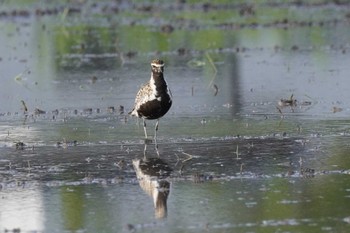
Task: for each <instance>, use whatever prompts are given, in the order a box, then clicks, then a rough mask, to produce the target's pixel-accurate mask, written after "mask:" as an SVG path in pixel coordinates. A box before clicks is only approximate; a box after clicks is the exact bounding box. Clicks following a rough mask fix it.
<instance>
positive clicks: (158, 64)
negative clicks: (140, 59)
mask: <svg viewBox="0 0 350 233" xmlns="http://www.w3.org/2000/svg"><path fill="white" fill-rule="evenodd" d="M151 68H152V72H155V73H163V71H164V62H163V61H162V60H159V59H156V60H153V61H152V62H151Z"/></svg>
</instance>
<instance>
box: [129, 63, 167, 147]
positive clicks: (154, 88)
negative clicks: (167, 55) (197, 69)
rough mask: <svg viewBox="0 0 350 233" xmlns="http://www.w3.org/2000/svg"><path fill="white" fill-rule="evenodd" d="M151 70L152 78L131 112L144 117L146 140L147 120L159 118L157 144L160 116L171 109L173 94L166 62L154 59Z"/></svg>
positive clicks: (141, 90)
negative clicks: (166, 71)
mask: <svg viewBox="0 0 350 233" xmlns="http://www.w3.org/2000/svg"><path fill="white" fill-rule="evenodd" d="M151 70H152V73H151V79H150V80H149V81H148V82H147V83H146V84H144V85H143V86H142V87H141V88H140V90H139V91H138V92H137V94H136V98H135V104H134V108H133V110H132V111H131V112H129V114H130V115H132V116H137V117H139V118H142V119H143V129H144V132H145V139H146V140H147V130H146V120H157V122H156V124H155V133H154V140H155V143H156V144H157V131H158V126H159V118H161V117H162V116H164V115H165V114H166V113H167V112H168V111H169V109H170V107H171V104H172V95H171V92H170V89H169V88H168V85H167V83H166V81H165V79H164V62H163V61H162V60H159V59H156V60H153V61H152V62H151ZM156 147H157V145H156Z"/></svg>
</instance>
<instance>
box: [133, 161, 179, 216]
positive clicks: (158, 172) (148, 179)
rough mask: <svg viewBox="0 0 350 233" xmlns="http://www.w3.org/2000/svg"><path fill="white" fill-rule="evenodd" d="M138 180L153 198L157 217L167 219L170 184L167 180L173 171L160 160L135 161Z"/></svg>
mask: <svg viewBox="0 0 350 233" xmlns="http://www.w3.org/2000/svg"><path fill="white" fill-rule="evenodd" d="M132 163H133V166H134V169H135V172H136V176H137V179H138V181H139V184H140V186H141V188H142V189H143V191H145V192H146V193H147V194H148V195H149V196H151V197H152V198H153V204H154V208H155V217H156V218H158V219H161V218H166V217H167V200H168V196H169V192H170V183H169V182H168V181H167V180H166V179H167V177H169V176H170V173H171V172H172V169H171V168H170V167H169V165H168V164H167V163H165V162H164V161H163V160H162V159H160V158H146V157H144V158H143V159H134V160H133V161H132Z"/></svg>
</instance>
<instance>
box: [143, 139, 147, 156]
mask: <svg viewBox="0 0 350 233" xmlns="http://www.w3.org/2000/svg"><path fill="white" fill-rule="evenodd" d="M146 150H147V144H146V143H145V147H144V148H143V159H144V160H146Z"/></svg>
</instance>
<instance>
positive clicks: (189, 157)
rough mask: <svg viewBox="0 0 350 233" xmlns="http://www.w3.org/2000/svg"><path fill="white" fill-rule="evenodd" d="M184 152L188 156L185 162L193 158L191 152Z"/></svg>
mask: <svg viewBox="0 0 350 233" xmlns="http://www.w3.org/2000/svg"><path fill="white" fill-rule="evenodd" d="M182 154H184V155H187V156H188V158H187V159H185V160H182V162H183V163H185V162H187V161H190V160H191V159H192V158H193V155H191V154H189V153H186V152H182Z"/></svg>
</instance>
